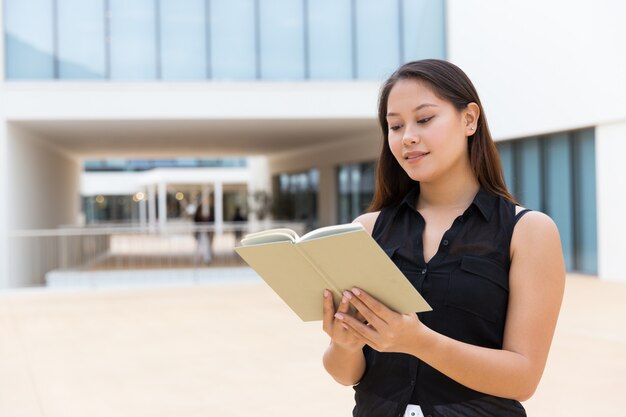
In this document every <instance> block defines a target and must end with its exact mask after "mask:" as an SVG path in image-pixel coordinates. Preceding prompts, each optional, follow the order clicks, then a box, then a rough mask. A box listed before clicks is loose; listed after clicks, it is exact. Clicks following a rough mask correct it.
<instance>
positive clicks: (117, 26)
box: [109, 0, 157, 80]
mask: <svg viewBox="0 0 626 417" xmlns="http://www.w3.org/2000/svg"><path fill="white" fill-rule="evenodd" d="M109 4H110V8H111V9H110V12H111V19H110V22H111V23H110V25H111V78H112V79H114V80H154V79H156V77H157V67H156V53H157V52H156V22H155V8H154V5H155V3H154V0H133V1H128V0H109Z"/></svg>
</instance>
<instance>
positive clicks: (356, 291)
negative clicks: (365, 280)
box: [352, 288, 361, 297]
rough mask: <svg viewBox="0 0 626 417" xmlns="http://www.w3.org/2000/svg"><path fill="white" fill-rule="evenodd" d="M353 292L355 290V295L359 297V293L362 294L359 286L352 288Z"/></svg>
mask: <svg viewBox="0 0 626 417" xmlns="http://www.w3.org/2000/svg"><path fill="white" fill-rule="evenodd" d="M352 292H353V293H354V295H356V296H357V297H358V296H359V295H361V291H359V289H358V288H352Z"/></svg>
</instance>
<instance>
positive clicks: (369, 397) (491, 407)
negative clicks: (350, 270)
mask: <svg viewBox="0 0 626 417" xmlns="http://www.w3.org/2000/svg"><path fill="white" fill-rule="evenodd" d="M418 196H419V184H417V185H416V187H415V188H414V189H412V190H411V191H410V192H409V193H408V194H407V195H406V196H405V198H404V200H403V201H402V202H401V203H400V204H398V205H395V206H392V207H387V208H384V209H383V210H382V211H381V212H380V215H379V216H378V218H377V220H376V223H375V225H374V230H373V232H372V236H373V237H374V239H375V240H376V241H377V242H378V244H379V245H380V246H381V247H382V248H383V250H384V251H385V252H386V253H387V255H388V256H389V257H390V258H391V259H392V261H393V262H394V263H395V264H396V265H397V266H398V268H399V269H400V270H401V271H402V272H403V273H404V275H405V276H406V277H407V278H408V279H409V281H410V282H411V283H412V284H413V285H414V286H415V288H416V289H417V290H418V291H419V292H420V294H422V296H424V298H425V299H426V301H428V303H429V304H430V305H431V306H432V308H433V311H431V312H426V313H419V314H418V316H419V318H420V320H421V321H422V323H424V324H425V325H426V326H428V327H429V328H431V329H433V330H435V331H437V332H439V333H441V334H443V335H446V336H448V337H451V338H453V339H456V340H460V341H463V342H466V343H471V344H473V345H478V346H483V347H487V348H493V349H502V343H503V337H504V322H505V319H506V313H507V306H508V296H509V267H510V250H509V247H510V243H511V236H512V234H513V227H514V226H515V223H516V222H517V220H518V219H519V218H520V217H521V216H522V215H523V214H524V213H525V212H526V211H524V212H520V213H519V214H518V215H516V214H515V205H514V204H513V203H511V202H509V201H507V200H505V199H504V198H502V197H500V196H498V195H495V194H492V193H490V192H488V191H486V190H485V189H482V188H481V189H480V190H479V192H478V193H477V194H476V197H475V198H474V201H473V202H472V204H471V205H470V207H468V208H467V210H465V212H464V213H463V215H461V216H459V217H457V218H456V219H455V220H454V222H453V224H452V226H451V228H450V229H449V230H447V231H446V232H445V233H444V235H443V237H442V239H441V242H440V244H439V248H438V251H437V253H436V254H435V255H434V257H433V258H432V259H431V260H430V261H429V262H428V263H426V262H424V251H423V245H422V235H423V232H424V227H425V221H424V218H423V217H422V216H421V215H420V213H419V212H418V211H417V209H416V206H415V204H416V202H417V197H418ZM363 352H364V355H365V360H366V368H365V373H364V374H363V377H362V378H361V381H360V382H359V383H358V384H357V385H355V387H354V389H355V400H356V406H355V408H354V410H353V415H354V416H355V417H396V416H400V417H401V416H402V415H403V414H404V410H405V408H406V406H407V404H417V405H419V406H421V408H422V410H423V411H424V415H425V416H426V417H429V416H430V417H436V416H437V417H439V416H440V417H461V416H463V417H474V416H476V417H478V416H480V417H491V416H498V417H519V416H525V415H526V412H525V411H524V408H523V407H522V405H521V404H520V403H519V402H518V401H515V400H511V399H505V398H499V397H495V396H492V395H488V394H484V393H481V392H478V391H474V390H472V389H470V388H468V387H466V386H464V385H461V384H459V383H457V382H455V381H454V380H452V379H450V378H448V377H447V376H445V375H444V374H442V373H441V372H439V371H437V370H436V369H434V368H432V367H431V366H429V365H428V364H426V363H424V362H422V361H420V360H419V359H418V358H416V357H415V356H412V355H407V354H402V353H381V352H377V351H376V350H374V349H372V348H371V347H369V346H367V345H366V346H365V347H364V349H363Z"/></svg>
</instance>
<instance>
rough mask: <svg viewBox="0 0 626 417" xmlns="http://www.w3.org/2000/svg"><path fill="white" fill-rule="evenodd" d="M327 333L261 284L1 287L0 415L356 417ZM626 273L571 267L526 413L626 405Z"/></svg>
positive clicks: (584, 416) (617, 412)
mask: <svg viewBox="0 0 626 417" xmlns="http://www.w3.org/2000/svg"><path fill="white" fill-rule="evenodd" d="M326 344H327V338H326V336H325V335H324V334H323V332H322V331H321V329H320V324H319V323H307V324H305V323H301V322H300V321H298V319H297V318H296V317H295V315H293V314H292V313H291V311H289V310H288V309H287V308H286V307H285V306H284V305H283V304H282V302H281V301H280V300H279V299H278V298H277V297H276V296H275V295H274V294H273V293H272V292H271V290H269V289H268V288H267V287H265V286H264V285H263V284H262V283H249V282H248V283H240V284H220V285H204V286H193V287H187V288H158V289H132V290H119V291H113V290H100V291H82V290H81V291H75V292H67V291H66V292H58V291H55V292H52V291H20V292H12V293H3V294H0V416H2V417H87V416H88V417H100V416H102V417H195V416H203V417H207V416H219V417H230V416H236V417H243V416H249V415H253V416H255V417H282V416H285V417H287V416H294V415H297V416H299V417H314V416H315V417H318V416H327V417H334V416H349V415H351V414H350V411H351V408H352V390H351V389H350V388H345V387H341V386H339V385H337V384H335V383H334V382H333V381H332V380H331V379H330V377H328V376H327V375H326V374H325V373H324V371H323V369H322V366H321V359H320V358H321V354H322V352H323V350H324V348H325V347H326ZM625 393H626V284H614V283H603V282H599V281H597V280H595V279H588V278H581V277H570V278H568V284H567V291H566V297H565V302H564V305H563V310H562V315H561V319H560V321H559V327H558V329H557V335H556V339H555V341H554V344H553V349H552V352H551V357H550V360H549V362H548V367H547V369H546V372H545V375H544V378H543V381H542V384H541V386H540V387H539V390H538V392H537V393H536V394H535V396H534V397H533V398H532V399H531V400H530V401H528V402H527V403H526V404H525V405H526V407H527V410H528V413H529V416H541V417H543V416H546V417H547V416H551V417H558V416H563V417H565V416H567V417H589V416H602V417H618V416H619V417H622V416H624V415H626V411H625V410H626V395H625Z"/></svg>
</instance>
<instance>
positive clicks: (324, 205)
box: [317, 165, 338, 227]
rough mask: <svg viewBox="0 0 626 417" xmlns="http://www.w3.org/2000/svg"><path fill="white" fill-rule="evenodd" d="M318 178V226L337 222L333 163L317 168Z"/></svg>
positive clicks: (335, 179)
mask: <svg viewBox="0 0 626 417" xmlns="http://www.w3.org/2000/svg"><path fill="white" fill-rule="evenodd" d="M319 172H320V180H319V185H318V190H317V207H318V209H317V212H318V222H319V226H320V227H321V226H330V225H333V224H337V193H338V189H337V173H336V170H335V167H334V166H333V165H325V166H321V167H320V168H319Z"/></svg>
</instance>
